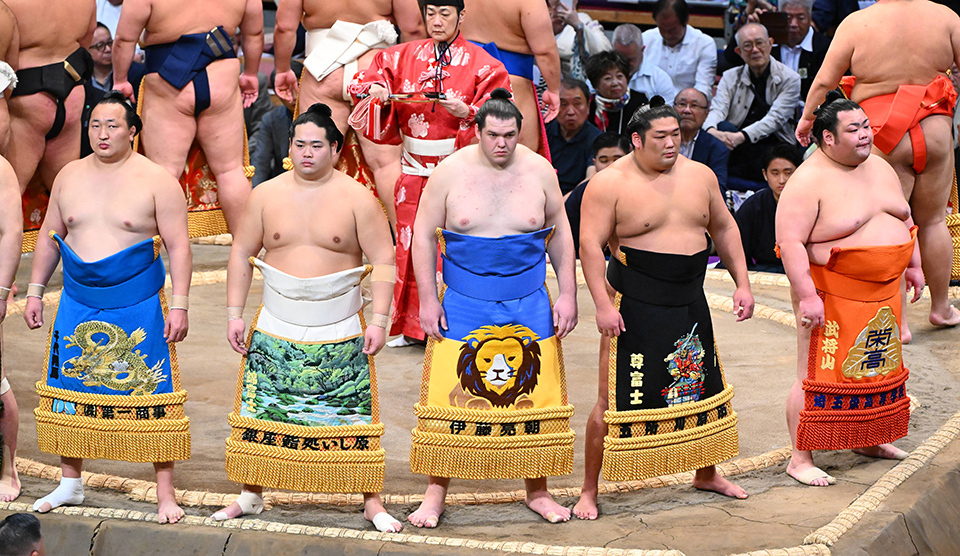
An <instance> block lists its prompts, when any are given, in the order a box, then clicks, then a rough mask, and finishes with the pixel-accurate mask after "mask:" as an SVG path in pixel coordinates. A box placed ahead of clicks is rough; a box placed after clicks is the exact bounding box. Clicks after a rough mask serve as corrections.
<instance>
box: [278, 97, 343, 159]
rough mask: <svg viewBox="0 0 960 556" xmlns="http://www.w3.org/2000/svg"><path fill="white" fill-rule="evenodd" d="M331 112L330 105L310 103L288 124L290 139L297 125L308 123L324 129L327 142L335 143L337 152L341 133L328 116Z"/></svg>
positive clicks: (341, 142)
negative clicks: (308, 106)
mask: <svg viewBox="0 0 960 556" xmlns="http://www.w3.org/2000/svg"><path fill="white" fill-rule="evenodd" d="M331 114H332V112H331V111H330V107H329V106H327V105H326V104H323V103H320V102H318V103H316V104H313V105H311V106H310V108H307V110H306V111H304V112H301V113H300V115H299V116H297V119H296V120H293V123H292V124H291V125H290V140H291V141H293V136H294V135H295V134H296V131H297V126H299V125H301V124H308V123H309V124H313V125H315V126H317V127H319V128H320V129H322V130H324V131H325V132H326V134H327V142H328V143H336V144H337V152H340V148H341V147H343V133H341V132H340V130H339V129H338V128H337V124H335V123H334V122H333V118H331V117H330V115H331Z"/></svg>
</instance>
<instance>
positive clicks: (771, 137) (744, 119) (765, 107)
mask: <svg viewBox="0 0 960 556" xmlns="http://www.w3.org/2000/svg"><path fill="white" fill-rule="evenodd" d="M772 43H773V41H772V40H771V39H770V36H769V35H768V34H767V29H766V28H765V27H764V26H763V25H760V24H759V23H748V24H746V25H744V26H743V27H741V28H740V30H739V31H737V53H738V54H740V56H741V57H742V58H743V60H744V61H745V62H746V64H745V65H744V66H741V67H739V68H731V69H728V70H727V71H725V72H723V77H722V78H721V79H720V84H719V85H718V86H717V96H716V98H714V99H713V102H712V104H711V105H710V112H709V113H708V114H707V120H706V122H705V123H704V124H703V126H704V128H705V129H706V130H707V132H708V133H710V134H711V135H713V136H714V137H716V138H717V139H719V140H720V141H722V142H723V144H724V145H726V146H727V148H728V149H730V151H731V153H730V163H729V165H728V167H727V170H728V186H729V188H730V189H736V190H740V189H754V190H756V189H759V188H760V187H762V186H763V182H762V181H761V180H762V179H763V174H762V171H761V170H762V169H761V167H760V160H761V159H762V158H763V154H764V153H765V152H766V150H767V149H769V148H770V147H771V146H772V145H774V144H776V143H777V142H782V143H790V144H793V143H795V139H794V136H793V135H794V130H795V124H794V123H793V122H792V121H791V120H792V118H793V116H794V112H795V110H796V107H797V103H798V102H800V75H798V74H797V72H795V71H793V70H791V69H790V68H788V67H787V66H785V65H783V64H781V63H780V62H778V61H777V60H772V59H771V58H770V50H771V48H772ZM755 91H763V94H762V95H759V94H755V93H754V92H755ZM734 178H739V179H740V180H746V181H747V182H753V183H742V184H736V185H734V184H733V183H732V182H733V181H734Z"/></svg>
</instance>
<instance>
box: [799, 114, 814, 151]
mask: <svg viewBox="0 0 960 556" xmlns="http://www.w3.org/2000/svg"><path fill="white" fill-rule="evenodd" d="M811 131H813V120H808V119H807V118H800V121H799V122H797V133H796V136H797V141H800V145H801V146H803V147H809V146H810V132H811Z"/></svg>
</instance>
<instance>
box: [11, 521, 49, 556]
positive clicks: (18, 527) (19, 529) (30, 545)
mask: <svg viewBox="0 0 960 556" xmlns="http://www.w3.org/2000/svg"><path fill="white" fill-rule="evenodd" d="M45 554H46V551H45V550H44V547H43V538H42V537H41V536H40V520H39V519H37V518H36V516H34V515H32V514H10V515H8V516H7V518H6V519H3V520H0V556H44V555H45Z"/></svg>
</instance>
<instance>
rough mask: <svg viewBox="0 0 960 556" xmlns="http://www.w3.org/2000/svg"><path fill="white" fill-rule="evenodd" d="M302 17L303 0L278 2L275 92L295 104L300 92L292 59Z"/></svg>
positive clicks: (275, 31) (274, 46)
mask: <svg viewBox="0 0 960 556" xmlns="http://www.w3.org/2000/svg"><path fill="white" fill-rule="evenodd" d="M302 16H303V0H277V21H276V25H275V26H274V28H273V55H274V59H273V60H274V64H275V65H276V67H277V76H276V78H275V80H274V90H275V91H276V92H277V95H278V96H279V97H280V98H282V99H284V100H286V101H287V102H293V93H294V92H297V91H298V90H299V84H298V83H297V74H295V73H294V72H293V70H292V69H290V58H292V57H293V49H294V48H295V47H296V46H297V28H298V27H299V25H300V18H301V17H302Z"/></svg>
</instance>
